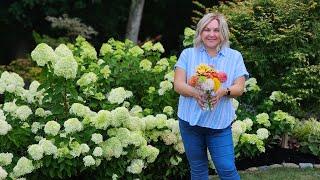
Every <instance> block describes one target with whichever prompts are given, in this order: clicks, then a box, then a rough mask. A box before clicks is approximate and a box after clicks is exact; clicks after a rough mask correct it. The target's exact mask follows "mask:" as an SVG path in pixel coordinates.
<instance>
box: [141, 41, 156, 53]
mask: <svg viewBox="0 0 320 180" xmlns="http://www.w3.org/2000/svg"><path fill="white" fill-rule="evenodd" d="M141 47H142V48H143V49H144V50H146V51H150V50H152V47H153V43H152V42H151V41H147V42H145V43H144V44H143V45H142V46H141Z"/></svg>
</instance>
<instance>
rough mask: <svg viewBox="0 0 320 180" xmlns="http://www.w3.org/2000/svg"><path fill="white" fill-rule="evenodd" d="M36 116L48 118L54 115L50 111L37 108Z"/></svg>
mask: <svg viewBox="0 0 320 180" xmlns="http://www.w3.org/2000/svg"><path fill="white" fill-rule="evenodd" d="M34 114H35V115H36V116H39V117H47V116H49V115H52V112H51V111H49V110H44V109H43V108H37V109H36V111H35V113H34Z"/></svg>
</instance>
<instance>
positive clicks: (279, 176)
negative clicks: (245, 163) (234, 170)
mask: <svg viewBox="0 0 320 180" xmlns="http://www.w3.org/2000/svg"><path fill="white" fill-rule="evenodd" d="M240 176H241V180H319V179H320V169H295V168H275V169H269V170H266V171H255V172H245V171H243V172H240ZM218 179H219V178H218V177H217V176H214V177H213V178H210V180H218Z"/></svg>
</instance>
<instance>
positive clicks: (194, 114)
mask: <svg viewBox="0 0 320 180" xmlns="http://www.w3.org/2000/svg"><path fill="white" fill-rule="evenodd" d="M201 63H203V64H208V65H213V67H214V69H216V70H218V71H223V72H225V73H226V74H227V81H226V82H224V83H222V87H224V88H227V87H230V86H231V85H232V84H233V81H234V80H235V79H237V78H238V77H241V76H245V77H246V78H248V77H249V73H248V71H247V69H246V67H245V65H244V62H243V58H242V55H241V53H240V52H238V51H236V50H234V49H231V48H227V47H225V48H223V49H221V50H220V51H219V52H218V53H217V55H216V56H215V57H211V56H210V55H209V54H208V53H207V51H206V49H205V48H204V47H203V46H202V47H199V48H187V49H185V50H183V51H182V53H181V55H180V57H179V59H178V62H177V63H176V65H175V68H176V67H179V68H182V69H183V70H185V72H186V76H187V81H189V79H190V78H191V76H192V75H194V74H195V72H196V68H197V66H198V65H199V64H201ZM178 117H179V118H180V119H182V120H184V121H187V122H189V124H190V125H191V126H194V125H198V126H201V127H207V128H212V129H223V128H226V127H228V126H229V125H230V124H231V123H232V121H233V120H234V118H235V110H234V108H233V106H232V99H231V98H229V97H227V96H223V97H222V98H221V99H220V101H219V102H218V104H216V107H215V108H214V109H213V110H212V111H206V110H202V109H201V108H200V106H199V105H198V103H197V101H196V100H195V98H193V97H185V96H182V95H180V97H179V105H178Z"/></svg>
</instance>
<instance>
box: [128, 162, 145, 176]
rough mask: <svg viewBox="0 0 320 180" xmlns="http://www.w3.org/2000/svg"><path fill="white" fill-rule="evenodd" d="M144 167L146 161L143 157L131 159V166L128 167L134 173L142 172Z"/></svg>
mask: <svg viewBox="0 0 320 180" xmlns="http://www.w3.org/2000/svg"><path fill="white" fill-rule="evenodd" d="M143 167H144V163H143V161H142V160H141V159H134V160H132V161H131V164H130V166H128V167H127V171H128V172H130V173H132V174H140V173H141V172H142V169H143Z"/></svg>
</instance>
